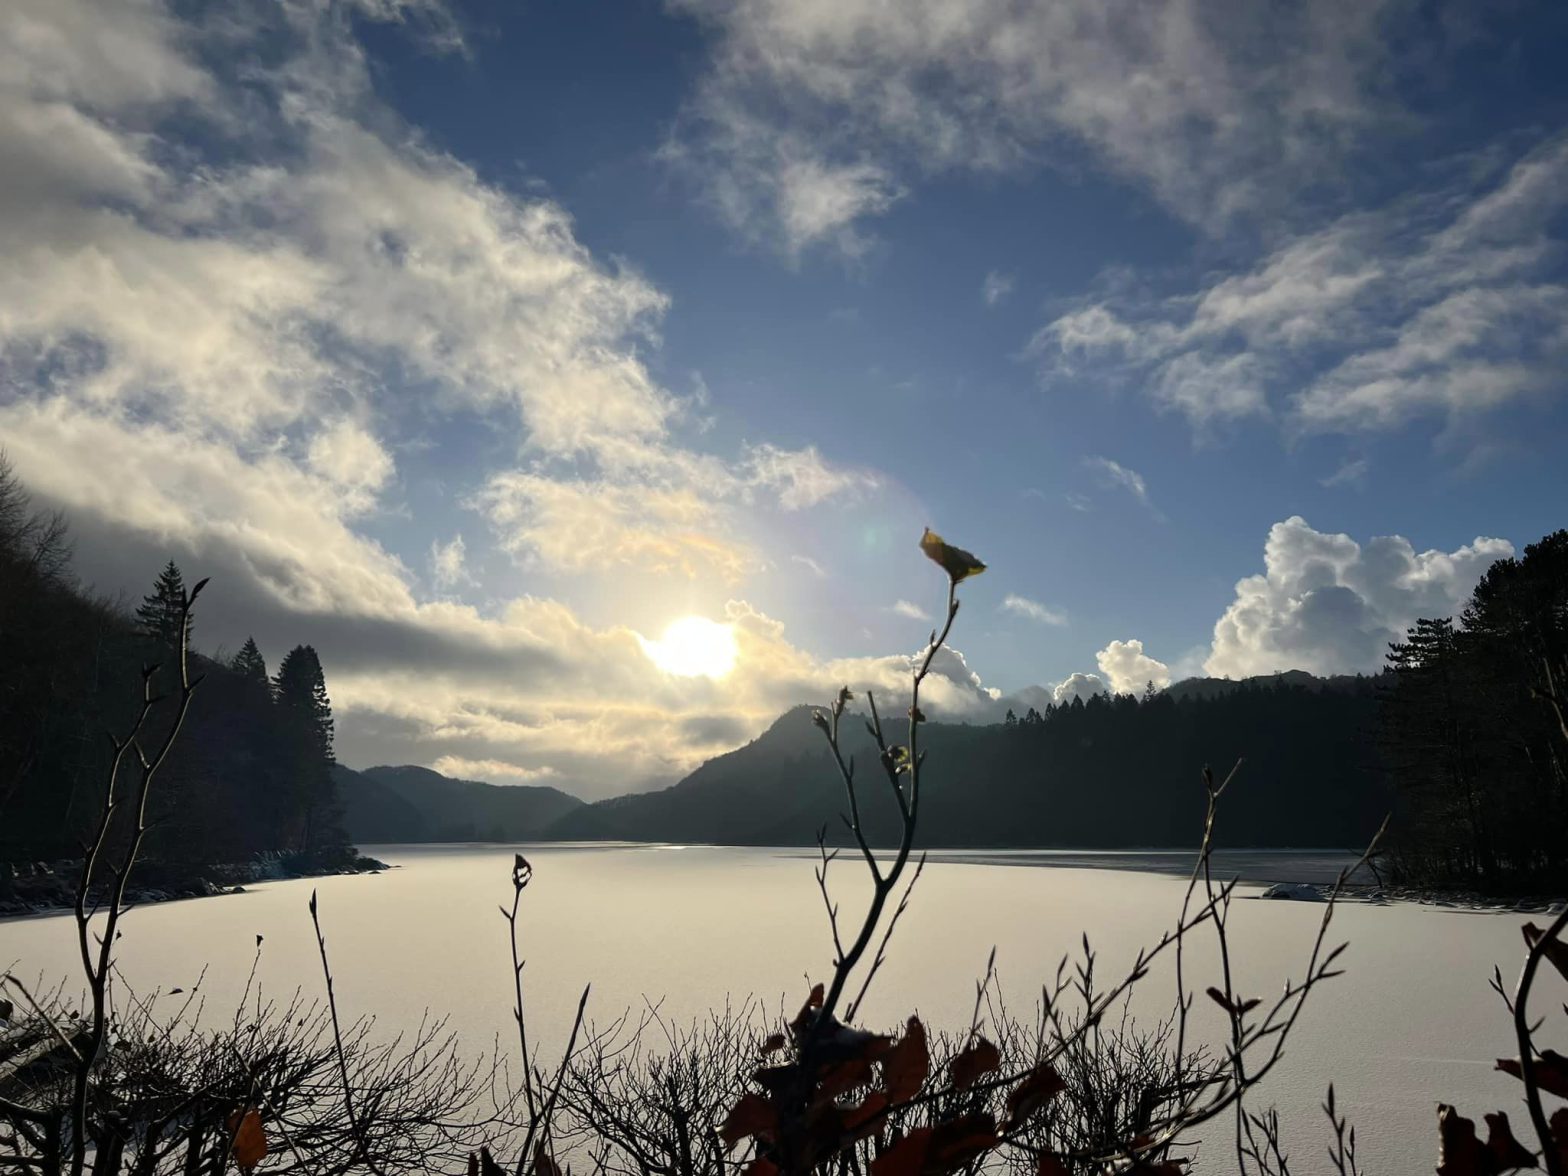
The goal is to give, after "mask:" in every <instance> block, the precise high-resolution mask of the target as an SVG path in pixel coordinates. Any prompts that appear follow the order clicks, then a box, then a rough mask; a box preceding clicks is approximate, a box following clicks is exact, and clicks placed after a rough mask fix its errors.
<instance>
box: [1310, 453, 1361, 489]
mask: <svg viewBox="0 0 1568 1176" xmlns="http://www.w3.org/2000/svg"><path fill="white" fill-rule="evenodd" d="M1371 468H1372V463H1371V462H1370V461H1368V460H1367V459H1366V458H1364V457H1357V458H1347V459H1345V461H1343V462H1341V463H1340V466H1339V468H1338V469H1336V470H1335V471H1334V472H1333V473H1332V474H1329V475H1328V476H1327V477H1325V478H1320V479H1319V484H1320V485H1323V486H1328V487H1334V486H1355V487H1358V488H1359V487H1361V486H1363V485H1365V484H1366V480H1367V471H1368V470H1369V469H1371Z"/></svg>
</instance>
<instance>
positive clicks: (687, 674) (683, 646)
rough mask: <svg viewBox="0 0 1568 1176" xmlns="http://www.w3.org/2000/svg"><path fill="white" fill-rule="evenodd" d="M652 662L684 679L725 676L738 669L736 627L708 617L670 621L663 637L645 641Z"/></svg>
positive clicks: (644, 646) (645, 648) (644, 647)
mask: <svg viewBox="0 0 1568 1176" xmlns="http://www.w3.org/2000/svg"><path fill="white" fill-rule="evenodd" d="M642 647H643V652H645V653H646V654H647V655H648V657H649V658H650V659H652V661H653V664H654V665H656V666H658V667H659V668H660V669H661V670H663V671H664V672H665V673H666V674H676V675H678V676H680V677H683V678H695V677H698V676H702V677H707V678H722V677H723V676H724V675H725V674H727V673H729V672H730V670H732V669H734V668H735V630H734V629H733V628H731V627H730V626H729V625H721V624H719V623H718V622H717V621H710V620H708V618H707V617H681V618H680V619H679V620H676V621H671V622H670V625H669V628H667V629H665V630H664V636H663V637H660V638H659V639H658V640H657V641H649V640H647V639H646V638H644V639H643V642H642Z"/></svg>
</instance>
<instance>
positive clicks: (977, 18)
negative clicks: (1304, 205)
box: [668, 0, 1421, 252]
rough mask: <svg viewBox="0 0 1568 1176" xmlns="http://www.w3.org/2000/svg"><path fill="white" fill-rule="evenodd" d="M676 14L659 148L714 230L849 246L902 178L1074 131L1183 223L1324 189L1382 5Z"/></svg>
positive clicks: (686, 5) (929, 1) (942, 7)
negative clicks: (703, 34)
mask: <svg viewBox="0 0 1568 1176" xmlns="http://www.w3.org/2000/svg"><path fill="white" fill-rule="evenodd" d="M674 7H675V8H676V10H677V11H680V12H685V13H688V14H690V15H692V16H693V17H695V18H696V19H697V20H698V21H699V22H700V23H701V25H702V26H703V27H704V29H705V30H706V31H707V32H708V33H709V35H710V36H711V37H712V54H711V60H710V62H709V65H708V69H707V71H706V74H705V75H704V76H703V78H702V79H701V81H700V82H699V84H698V86H697V88H696V91H695V93H694V94H693V95H692V97H691V99H690V101H689V102H688V104H687V108H686V110H685V112H684V114H683V117H682V119H681V121H680V124H679V126H678V127H677V130H676V133H675V136H674V139H673V141H672V143H671V145H670V147H669V148H668V154H669V156H670V158H672V159H674V160H677V161H678V162H679V163H681V164H682V165H683V166H685V167H686V168H687V169H689V170H690V171H692V172H693V173H694V174H695V175H696V177H697V178H698V179H699V180H700V181H701V182H702V183H703V185H704V187H705V190H706V191H707V193H708V196H709V199H710V200H711V201H712V202H713V203H714V204H715V206H716V207H718V208H719V209H720V211H721V212H722V213H723V215H724V216H725V217H726V219H728V220H729V221H730V222H731V223H733V224H735V225H736V226H738V227H740V228H741V229H742V230H743V231H744V232H746V233H748V234H749V235H751V236H753V237H761V238H771V239H773V240H775V241H777V242H779V243H780V244H781V245H782V246H783V247H784V248H786V249H787V250H789V251H791V252H796V251H798V250H799V249H801V248H802V247H804V246H807V245H809V244H812V243H816V242H824V243H827V244H829V245H835V244H836V245H839V246H844V247H847V248H849V249H850V250H851V251H854V250H856V249H857V248H859V247H862V246H863V244H864V238H863V236H862V235H861V234H860V233H859V232H857V231H856V224H857V222H859V221H863V220H865V219H867V218H869V217H872V216H875V215H877V214H879V213H881V212H884V211H885V210H886V209H887V208H888V207H890V206H891V204H892V203H893V201H894V200H896V199H897V197H898V195H899V194H900V193H901V192H902V191H903V188H904V185H905V183H906V182H912V181H913V180H914V179H915V178H917V177H921V176H930V175H935V174H941V173H944V172H951V171H955V170H962V171H973V172H981V173H996V172H999V171H1012V170H1018V169H1021V168H1027V167H1033V166H1037V165H1039V164H1041V163H1049V162H1051V161H1053V160H1055V159H1058V158H1062V159H1064V161H1071V162H1072V163H1074V164H1075V163H1076V162H1077V159H1076V157H1075V156H1076V152H1075V150H1074V149H1075V148H1076V147H1078V146H1080V145H1082V146H1087V147H1088V149H1089V151H1090V153H1091V156H1092V157H1093V158H1095V159H1097V160H1098V162H1099V163H1100V164H1101V165H1102V166H1103V167H1104V168H1105V169H1106V170H1108V171H1110V172H1111V173H1114V174H1116V175H1119V176H1122V177H1125V178H1126V179H1128V180H1130V181H1131V182H1133V183H1134V184H1137V185H1140V186H1142V187H1143V188H1145V189H1146V190H1148V191H1149V192H1151V193H1152V194H1153V195H1154V197H1155V198H1156V199H1158V200H1159V201H1161V202H1162V203H1163V204H1164V205H1165V206H1166V207H1168V208H1170V209H1172V210H1174V211H1175V212H1176V213H1177V214H1178V215H1181V216H1184V217H1186V218H1188V219H1190V220H1192V221H1194V222H1197V223H1201V224H1204V225H1208V226H1215V225H1219V224H1224V223H1226V222H1228V221H1230V220H1232V219H1234V218H1235V217H1237V216H1238V215H1244V214H1247V213H1249V212H1252V211H1257V210H1262V209H1271V208H1276V207H1277V206H1278V205H1279V204H1281V203H1282V202H1283V201H1284V200H1286V199H1287V198H1289V197H1290V196H1292V195H1294V194H1295V192H1296V190H1297V189H1298V188H1299V187H1300V185H1301V183H1302V181H1304V180H1307V179H1311V180H1316V181H1319V182H1320V181H1321V179H1322V176H1323V175H1324V174H1325V168H1324V165H1325V162H1326V161H1328V162H1332V161H1335V160H1337V159H1339V158H1341V157H1342V155H1343V153H1344V151H1345V150H1346V149H1347V148H1348V147H1350V146H1351V145H1353V144H1354V143H1355V141H1356V139H1357V136H1358V134H1359V133H1360V132H1361V131H1362V130H1363V129H1364V128H1366V127H1367V126H1368V125H1369V123H1370V118H1371V115H1372V113H1373V112H1374V111H1375V110H1377V109H1379V108H1380V106H1381V102H1382V94H1383V93H1384V92H1385V89H1384V87H1385V84H1386V80H1387V78H1388V72H1389V63H1388V61H1387V59H1386V57H1385V55H1384V50H1385V46H1386V44H1388V43H1389V42H1388V40H1387V37H1388V32H1387V29H1386V28H1385V24H1386V22H1387V20H1388V18H1389V16H1390V14H1391V13H1393V12H1395V11H1397V6H1396V5H1395V4H1393V3H1391V2H1388V0H1374V2H1372V3H1351V2H1349V0H1335V2H1332V3H1328V4H1322V5H1312V6H1307V7H1289V6H1283V7H1282V6H1258V5H1248V4H1244V3H1240V2H1233V3H1223V4H1220V5H1219V6H1218V7H1216V6H1215V5H1202V4H1196V3H1186V2H1183V3H1175V4H1162V5H1153V6H1150V5H1146V4H1141V3H1138V2H1137V0H1109V2H1107V0H1062V2H1060V3H1054V4H1050V5H1028V4H1017V3H1014V2H1012V0H961V2H957V3H955V2H953V0H909V2H908V3H905V4H902V5H900V6H899V9H898V14H897V19H892V20H890V19H889V17H888V9H887V7H886V5H885V4H883V3H880V2H879V0H842V2H839V3H834V4H800V3H792V2H789V0H677V2H676V3H675V5H674ZM1418 33H1421V30H1416V29H1403V30H1402V32H1401V36H1402V38H1403V41H1404V43H1405V44H1406V45H1407V46H1408V44H1409V43H1411V42H1412V41H1414V40H1415V39H1416V37H1417V34H1418ZM1064 140H1065V141H1066V147H1065V149H1064Z"/></svg>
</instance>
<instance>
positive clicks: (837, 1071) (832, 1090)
mask: <svg viewBox="0 0 1568 1176" xmlns="http://www.w3.org/2000/svg"><path fill="white" fill-rule="evenodd" d="M869 1085H871V1063H870V1062H868V1061H866V1060H865V1059H864V1058H850V1059H849V1061H847V1062H840V1063H838V1065H836V1066H829V1067H828V1068H827V1069H826V1070H825V1071H824V1072H823V1074H822V1081H821V1083H820V1084H819V1085H818V1087H817V1097H819V1098H828V1099H834V1098H837V1097H838V1096H839V1095H841V1094H844V1093H846V1092H847V1091H851V1090H854V1089H855V1087H857V1086H869Z"/></svg>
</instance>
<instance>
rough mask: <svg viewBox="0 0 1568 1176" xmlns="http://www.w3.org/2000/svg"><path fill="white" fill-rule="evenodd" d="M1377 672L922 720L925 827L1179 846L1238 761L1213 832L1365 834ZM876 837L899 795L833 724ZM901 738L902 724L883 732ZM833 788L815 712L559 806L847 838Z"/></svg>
mask: <svg viewBox="0 0 1568 1176" xmlns="http://www.w3.org/2000/svg"><path fill="white" fill-rule="evenodd" d="M1374 681H1375V680H1374V679H1370V678H1361V679H1356V678H1347V679H1343V680H1336V681H1335V682H1334V683H1333V687H1332V688H1325V687H1324V686H1323V684H1322V681H1321V680H1318V679H1313V678H1311V676H1310V675H1298V674H1289V675H1276V676H1272V677H1270V678H1265V679H1258V680H1253V681H1249V682H1240V683H1227V685H1228V686H1229V687H1230V689H1227V690H1224V691H1217V692H1214V693H1212V694H1211V693H1207V692H1201V691H1192V692H1185V693H1174V694H1173V693H1171V692H1167V693H1163V694H1160V695H1157V696H1155V697H1153V698H1151V699H1149V700H1147V701H1140V700H1138V699H1136V698H1133V697H1131V696H1125V697H1121V698H1115V699H1111V698H1105V697H1100V698H1095V699H1092V700H1090V701H1088V702H1087V703H1084V702H1074V703H1071V704H1069V705H1064V706H1054V707H1048V708H1047V709H1046V710H1045V711H1044V712H1043V713H1040V714H1038V716H1037V719H1036V721H1022V722H1018V723H1014V724H1001V723H999V724H994V725H984V726H980V725H962V724H946V723H927V724H925V725H923V727H922V729H921V747H922V749H923V750H925V751H926V752H927V753H928V754H927V760H926V767H925V774H924V779H923V786H922V787H923V793H924V795H923V799H922V812H921V840H922V842H923V843H924V844H926V845H929V846H955V847H962V846H1017V847H1026V846H1039V847H1061V848H1110V847H1133V846H1138V847H1151V846H1164V847H1184V848H1185V847H1190V846H1192V845H1194V844H1195V843H1196V841H1197V839H1198V837H1199V835H1200V833H1201V824H1202V818H1203V810H1204V793H1203V787H1202V784H1201V783H1200V772H1201V770H1202V768H1203V766H1204V765H1205V764H1213V765H1214V767H1215V770H1216V772H1217V773H1219V774H1221V775H1223V774H1224V772H1225V771H1227V770H1228V769H1229V768H1230V766H1231V765H1232V764H1234V763H1235V762H1236V760H1237V759H1239V758H1245V760H1246V764H1245V766H1244V767H1243V769H1242V772H1241V775H1240V776H1239V777H1238V782H1237V785H1236V787H1235V788H1234V789H1233V790H1232V792H1231V793H1229V794H1228V795H1227V797H1226V802H1225V808H1224V812H1223V815H1222V820H1221V825H1220V840H1221V843H1222V844H1225V845H1229V846H1234V847H1242V846H1247V847H1265V846H1277V847H1287V846H1300V847H1309V846H1310V847H1351V846H1361V845H1363V844H1364V843H1365V842H1366V841H1367V840H1368V839H1369V838H1370V836H1371V835H1372V833H1373V832H1375V831H1376V829H1377V827H1378V824H1379V822H1381V821H1382V819H1383V816H1384V815H1385V813H1386V812H1387V811H1388V809H1389V804H1390V798H1389V792H1388V789H1387V787H1386V784H1385V783H1384V781H1383V779H1382V777H1381V776H1380V775H1379V773H1378V772H1377V770H1376V766H1375V754H1374V746H1373V735H1372V732H1373V728H1374V724H1375V720H1376V706H1377V696H1376V691H1375V686H1374ZM844 732H845V735H846V747H847V750H848V751H849V752H850V753H852V754H853V756H854V760H855V765H856V771H857V779H860V780H861V781H862V791H861V797H862V801H861V807H862V815H863V818H864V821H865V825H866V827H867V829H868V830H869V833H870V836H871V838H872V840H873V841H876V842H878V843H881V844H889V843H891V841H892V839H893V836H894V832H895V822H894V821H893V819H892V818H893V816H894V809H893V802H892V800H891V798H890V796H889V794H888V789H887V785H886V783H885V779H884V777H883V776H882V775H881V769H880V767H879V765H878V762H877V757H876V753H875V749H874V748H873V746H872V743H871V740H870V738H869V736H868V735H867V734H866V733H865V731H864V725H863V723H862V721H861V720H860V718H859V717H858V716H857V717H853V718H852V717H851V716H846V717H845V720H844ZM892 732H896V735H895V736H894V737H895V738H897V739H898V740H902V739H903V737H904V725H903V724H902V723H895V724H892V726H891V730H890V733H892ZM845 807H846V806H845V802H844V789H843V785H842V783H841V782H840V780H839V777H838V774H837V772H836V770H835V769H834V766H833V763H832V759H831V756H830V755H829V753H828V751H827V748H826V746H825V744H824V743H823V740H822V737H821V733H820V732H818V731H817V730H816V728H815V727H813V726H812V723H811V709H810V708H809V707H804V706H802V707H796V708H795V709H793V710H791V711H789V712H788V713H786V714H785V715H784V716H783V717H781V718H780V719H779V720H778V721H777V722H775V723H774V724H773V726H772V727H771V728H769V729H768V730H767V731H766V732H764V733H763V734H762V735H761V736H759V737H758V738H757V739H756V740H754V741H753V742H751V743H749V744H747V745H746V746H745V747H742V748H739V749H737V750H736V751H732V752H729V753H728V754H726V755H722V756H719V757H717V758H716V759H713V760H710V761H709V762H707V763H705V764H703V765H702V766H701V767H700V768H698V769H697V770H696V771H694V772H693V773H692V774H691V775H690V776H688V777H687V778H686V779H684V780H682V781H681V782H680V783H678V784H676V785H674V786H673V787H670V788H666V789H663V790H661V791H658V792H648V793H642V794H639V795H633V796H623V797H617V798H614V799H612V800H606V801H601V802H599V803H597V804H593V805H586V806H584V807H582V808H579V809H576V810H574V811H572V812H570V813H568V814H567V815H566V816H565V817H563V818H562V819H560V820H559V821H557V822H556V823H555V824H554V825H553V826H552V827H551V829H550V830H549V833H550V835H551V836H552V837H555V838H559V839H563V840H564V839H570V840H629V841H673V842H710V843H726V844H744V845H809V844H811V843H813V842H814V841H815V839H816V835H817V830H818V829H819V828H825V832H826V836H827V839H828V841H829V843H830V844H843V843H844V842H845V840H846V838H847V833H846V831H845V828H844V824H843V822H842V821H841V819H840V813H842V812H844V811H845Z"/></svg>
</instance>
